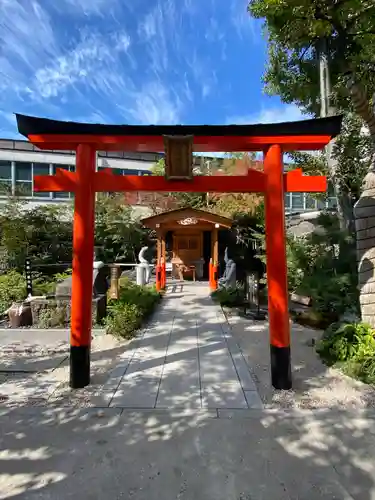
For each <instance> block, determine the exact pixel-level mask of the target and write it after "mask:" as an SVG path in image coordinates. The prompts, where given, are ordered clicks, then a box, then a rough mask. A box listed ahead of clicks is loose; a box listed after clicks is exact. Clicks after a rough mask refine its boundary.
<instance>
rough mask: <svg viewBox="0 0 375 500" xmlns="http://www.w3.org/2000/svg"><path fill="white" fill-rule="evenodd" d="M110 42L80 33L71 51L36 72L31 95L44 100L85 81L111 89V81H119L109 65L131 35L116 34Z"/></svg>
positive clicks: (127, 45)
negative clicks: (81, 35)
mask: <svg viewBox="0 0 375 500" xmlns="http://www.w3.org/2000/svg"><path fill="white" fill-rule="evenodd" d="M113 42H114V45H112V44H111V45H112V46H111V45H110V44H108V43H107V41H106V40H105V38H104V37H102V36H100V35H95V34H92V35H88V36H83V39H82V40H81V41H80V42H79V43H78V44H77V45H76V47H74V49H73V50H71V51H70V52H67V53H66V54H65V55H64V56H60V57H58V58H57V59H56V60H55V61H54V62H53V64H51V65H48V66H46V67H44V68H41V69H39V70H37V71H36V73H35V78H34V85H33V87H32V93H33V95H34V96H36V97H37V98H38V96H41V97H43V98H47V99H48V98H50V97H56V96H58V95H59V94H62V93H64V92H65V90H66V87H68V86H74V85H76V84H77V83H79V82H86V81H87V82H88V84H89V85H91V86H92V87H96V90H101V91H103V90H104V91H105V93H106V92H107V91H108V89H112V90H113V85H114V83H116V84H118V81H115V80H118V77H119V75H118V74H117V73H114V72H113V67H112V68H111V66H112V65H113V63H114V62H115V60H116V57H117V54H118V53H119V52H123V51H127V50H128V48H129V45H130V38H129V37H128V36H127V35H126V33H117V34H116V36H115V37H113ZM116 88H117V85H116Z"/></svg>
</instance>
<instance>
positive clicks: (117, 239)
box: [95, 195, 149, 262]
mask: <svg viewBox="0 0 375 500" xmlns="http://www.w3.org/2000/svg"><path fill="white" fill-rule="evenodd" d="M148 242H149V232H148V231H146V230H145V229H143V228H142V225H141V223H140V222H139V221H138V220H136V219H134V217H133V211H132V209H131V207H129V206H127V205H125V204H124V201H123V197H122V196H121V195H119V196H105V197H101V198H100V199H98V201H97V203H96V217H95V244H96V246H97V247H98V250H97V257H98V258H99V259H101V260H103V262H118V261H122V262H136V257H137V254H138V252H139V250H140V248H141V247H142V246H143V244H145V243H148Z"/></svg>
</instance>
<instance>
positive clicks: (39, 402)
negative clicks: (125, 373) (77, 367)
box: [0, 335, 129, 407]
mask: <svg viewBox="0 0 375 500" xmlns="http://www.w3.org/2000/svg"><path fill="white" fill-rule="evenodd" d="M128 343H129V342H126V341H120V340H118V339H116V338H115V337H112V336H111V335H103V336H99V337H94V339H93V340H92V347H91V384H90V386H88V387H86V388H84V389H79V390H75V391H72V390H71V389H70V387H69V352H68V349H69V346H68V345H67V344H65V345H63V344H62V343H57V344H51V345H49V346H39V347H40V349H38V347H37V346H36V345H33V346H32V349H30V346H23V349H22V348H20V347H18V349H15V350H13V351H11V350H10V349H9V350H7V352H5V350H3V352H2V353H1V361H2V364H3V366H4V365H5V366H6V367H7V368H6V369H5V370H4V369H3V371H1V372H0V406H8V407H9V406H11V407H14V406H49V405H56V406H73V407H87V406H92V404H91V403H90V399H91V396H92V395H94V394H96V393H97V392H99V391H100V389H101V388H102V386H103V384H104V383H105V382H106V380H107V379H108V377H109V375H110V371H111V370H112V369H113V368H114V367H115V366H116V365H117V363H118V355H119V354H120V353H121V352H123V351H124V349H125V348H126V345H127V344H128ZM19 367H21V369H24V367H25V371H19ZM34 367H35V368H38V367H39V369H34Z"/></svg>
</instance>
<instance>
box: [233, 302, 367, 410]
mask: <svg viewBox="0 0 375 500" xmlns="http://www.w3.org/2000/svg"><path fill="white" fill-rule="evenodd" d="M226 314H227V319H228V322H229V324H230V326H231V329H232V333H233V336H234V337H235V339H236V340H237V342H238V343H239V345H240V346H241V349H242V352H243V354H244V355H245V357H246V360H247V361H248V363H249V366H250V369H251V372H252V375H253V377H254V380H255V382H256V384H257V388H258V391H259V394H260V396H261V398H262V401H263V403H264V405H265V407H266V408H309V409H314V408H339V409H343V408H373V407H375V387H374V386H370V385H366V384H363V383H362V382H360V381H357V380H354V379H352V378H350V377H348V376H346V375H344V374H343V373H342V372H341V371H339V370H337V369H335V368H330V367H327V366H325V365H324V364H323V363H322V362H321V360H320V358H319V357H318V355H317V354H316V352H315V347H314V346H313V345H312V344H313V342H314V340H315V341H317V340H319V338H320V336H321V334H322V332H321V331H319V330H313V329H310V328H306V327H303V326H300V325H296V324H292V328H291V352H292V371H293V389H292V390H290V391H275V390H274V389H273V387H272V386H271V383H270V369H269V363H270V348H269V336H268V324H267V322H255V321H252V320H249V319H246V318H241V317H239V316H238V315H235V314H233V315H228V312H227V311H226ZM229 314H230V313H229ZM312 339H314V340H313V341H312Z"/></svg>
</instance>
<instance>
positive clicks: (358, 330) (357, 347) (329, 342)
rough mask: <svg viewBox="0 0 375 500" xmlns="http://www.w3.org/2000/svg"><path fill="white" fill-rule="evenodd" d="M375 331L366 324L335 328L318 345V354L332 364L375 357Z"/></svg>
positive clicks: (343, 325)
mask: <svg viewBox="0 0 375 500" xmlns="http://www.w3.org/2000/svg"><path fill="white" fill-rule="evenodd" d="M374 335H375V331H374V330H373V329H372V328H371V327H370V326H369V325H366V324H364V323H347V324H342V325H341V326H339V327H338V328H337V329H335V328H334V327H333V326H331V327H330V331H329V332H327V333H326V335H324V336H323V338H322V340H321V341H320V342H319V343H318V345H317V352H318V353H319V354H320V356H321V357H322V358H323V359H325V360H326V361H328V362H330V363H336V362H344V361H349V360H356V361H360V360H363V359H365V358H368V357H372V356H375V338H374Z"/></svg>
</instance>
